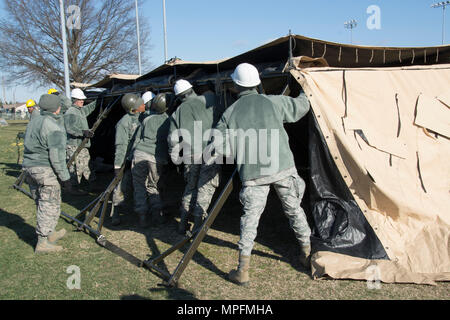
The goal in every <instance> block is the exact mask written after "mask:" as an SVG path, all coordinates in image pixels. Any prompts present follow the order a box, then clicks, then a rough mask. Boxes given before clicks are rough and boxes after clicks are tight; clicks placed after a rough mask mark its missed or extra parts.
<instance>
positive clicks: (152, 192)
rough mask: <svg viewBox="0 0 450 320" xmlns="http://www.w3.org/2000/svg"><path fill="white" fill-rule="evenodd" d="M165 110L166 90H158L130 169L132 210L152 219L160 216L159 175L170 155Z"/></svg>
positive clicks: (162, 172) (156, 219)
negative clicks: (163, 91)
mask: <svg viewBox="0 0 450 320" xmlns="http://www.w3.org/2000/svg"><path fill="white" fill-rule="evenodd" d="M166 111H167V99H166V94H165V93H160V94H158V95H157V96H156V97H155V98H154V99H153V102H152V104H151V106H150V115H149V116H147V117H146V118H145V119H144V120H143V122H142V128H141V133H140V136H139V137H137V138H138V139H137V140H138V142H137V144H136V147H135V151H134V156H133V164H132V169H131V173H132V175H133V187H134V204H135V211H136V212H137V213H138V214H139V215H140V216H144V218H143V219H145V217H146V216H147V215H148V214H150V215H151V216H152V217H153V221H154V222H161V221H162V220H163V212H162V208H163V204H162V200H161V196H160V192H161V189H162V185H161V182H162V181H163V179H161V178H164V174H165V172H166V167H167V164H168V158H169V153H168V145H167V136H168V134H169V116H168V115H167V113H166ZM144 224H146V221H144Z"/></svg>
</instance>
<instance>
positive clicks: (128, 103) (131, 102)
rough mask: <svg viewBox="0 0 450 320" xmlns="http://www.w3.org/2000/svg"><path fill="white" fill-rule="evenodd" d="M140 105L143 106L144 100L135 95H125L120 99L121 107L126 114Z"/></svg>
mask: <svg viewBox="0 0 450 320" xmlns="http://www.w3.org/2000/svg"><path fill="white" fill-rule="evenodd" d="M142 104H144V100H142V98H140V97H139V96H138V95H137V94H134V93H127V94H125V95H124V96H123V97H122V107H123V109H124V110H125V111H126V112H127V113H129V112H131V111H132V110H136V109H137V108H139V106H141V105H142Z"/></svg>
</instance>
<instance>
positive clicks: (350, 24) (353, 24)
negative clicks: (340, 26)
mask: <svg viewBox="0 0 450 320" xmlns="http://www.w3.org/2000/svg"><path fill="white" fill-rule="evenodd" d="M357 26H358V21H356V20H355V19H353V20H350V21H347V22H344V28H346V29H350V43H352V44H353V29H354V28H356V27H357Z"/></svg>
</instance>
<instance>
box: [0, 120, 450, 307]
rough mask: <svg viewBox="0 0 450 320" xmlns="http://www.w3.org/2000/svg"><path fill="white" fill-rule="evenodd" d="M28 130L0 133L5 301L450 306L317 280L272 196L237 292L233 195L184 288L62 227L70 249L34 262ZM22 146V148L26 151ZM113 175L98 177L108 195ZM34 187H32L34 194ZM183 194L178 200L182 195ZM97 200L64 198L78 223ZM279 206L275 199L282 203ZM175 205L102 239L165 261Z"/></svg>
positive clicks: (417, 292)
mask: <svg viewBox="0 0 450 320" xmlns="http://www.w3.org/2000/svg"><path fill="white" fill-rule="evenodd" d="M25 125H26V123H24V122H19V121H17V122H16V121H11V122H10V125H9V126H7V127H0V288H1V290H0V299H3V300H4V299H63V300H65V299H152V300H165V299H184V300H191V299H192V300H195V299H200V300H205V299H210V300H247V299H251V300H266V299H271V300H303V299H315V300H323V299H357V300H359V299H439V300H442V299H448V298H449V289H450V284H449V283H438V284H437V285H436V286H419V285H412V284H406V285H405V284H402V285H400V284H381V288H380V289H375V290H374V289H368V287H367V284H366V282H364V281H347V280H313V279H312V278H311V276H310V274H309V273H308V272H307V271H306V270H303V269H302V268H301V267H300V266H299V264H298V263H297V262H296V260H295V259H296V253H297V252H296V250H297V246H296V243H295V240H294V237H293V235H292V232H291V231H290V229H289V227H288V223H287V220H286V219H285V218H284V216H283V215H282V213H281V212H276V211H280V207H279V206H278V203H277V201H276V198H274V197H273V194H272V193H271V197H270V199H269V203H274V205H272V206H270V205H269V206H268V208H269V209H267V210H266V212H265V213H264V215H263V219H262V220H261V223H260V227H259V233H258V237H257V240H256V245H255V249H254V254H253V256H252V264H251V270H250V277H251V284H250V286H249V287H248V288H243V287H239V286H237V285H235V284H233V283H230V282H229V281H227V279H226V276H227V274H228V272H229V271H230V270H231V269H233V268H235V266H236V262H237V256H238V251H237V241H238V239H239V216H240V210H241V209H240V205H239V202H238V201H237V199H236V198H233V197H235V196H232V199H231V200H230V201H228V203H227V204H226V206H225V207H224V209H223V211H222V212H221V214H220V215H219V216H218V218H217V219H216V221H215V223H214V224H213V226H212V228H211V229H210V231H209V232H208V235H207V236H206V238H205V241H204V242H203V243H202V244H201V245H200V247H199V250H198V252H197V253H196V254H195V255H194V257H193V259H192V261H191V262H190V264H189V265H188V267H187V268H186V270H185V271H184V273H183V275H182V277H181V279H180V281H179V286H178V288H167V287H163V286H160V285H159V284H161V282H162V280H161V278H159V277H158V276H156V275H155V274H154V273H152V272H150V271H149V270H147V269H145V268H139V267H137V266H135V265H133V264H131V263H130V262H128V261H126V260H124V259H123V258H121V257H119V256H118V255H116V254H114V253H112V252H110V251H108V250H106V249H104V248H102V247H101V246H99V245H98V244H97V243H96V242H95V240H94V239H93V238H91V237H89V236H88V235H86V234H85V233H83V232H77V231H76V228H75V227H74V226H73V225H71V224H69V223H67V222H66V221H65V220H64V219H60V220H59V223H58V227H57V228H58V229H60V228H65V229H66V230H67V231H68V233H67V235H66V237H65V238H64V239H62V240H61V241H60V242H61V245H63V247H64V250H63V251H62V252H60V253H56V254H42V255H35V254H34V246H35V244H36V241H37V238H36V234H35V230H34V228H35V224H36V216H35V205H34V202H33V201H32V200H31V199H30V198H28V197H27V196H26V195H24V194H22V193H21V192H18V191H16V190H13V189H10V188H9V186H11V185H12V184H13V182H14V181H15V179H16V178H17V177H18V175H19V174H20V165H18V164H17V163H16V162H17V147H16V145H15V138H16V135H17V133H18V132H19V131H24V130H25ZM22 150H23V147H22V148H21V152H22ZM111 179H112V173H104V174H98V180H99V182H98V183H99V184H101V185H103V186H106V185H107V184H108V183H109V181H110V180H111ZM171 183H173V184H176V186H175V187H174V190H175V191H174V192H173V195H174V198H176V197H177V196H178V195H179V190H181V188H182V180H181V178H180V177H176V176H175V177H174V178H173V179H171ZM26 188H27V187H26ZM177 190H178V191H177ZM94 198H95V194H90V195H89V196H87V197H82V198H81V199H80V198H78V199H77V198H66V197H64V198H63V201H64V203H63V205H62V210H63V211H64V212H66V213H68V214H71V215H76V214H77V213H78V211H79V210H80V209H81V208H83V206H85V205H86V204H88V203H89V202H90V201H91V200H92V199H94ZM274 199H275V200H274ZM174 203H175V204H176V200H174ZM177 219H178V218H177V216H176V206H174V209H173V210H172V211H170V214H169V220H168V222H167V223H166V224H164V225H162V226H159V227H149V228H147V229H141V228H138V227H137V217H136V216H135V215H134V213H132V211H131V210H130V213H129V214H128V215H127V216H123V220H124V223H123V224H122V225H121V226H119V227H112V226H111V225H110V221H109V219H108V220H107V221H106V222H105V226H104V228H103V233H104V234H105V236H106V237H107V239H108V240H109V241H111V242H112V243H114V244H115V245H117V246H119V247H121V248H123V249H124V250H126V251H128V252H130V253H131V254H132V255H134V256H135V257H137V258H139V259H142V260H144V259H147V258H148V257H150V256H157V255H158V253H161V252H163V251H165V250H166V249H167V248H169V247H170V246H171V245H172V244H174V243H176V242H177V241H178V240H180V239H181V237H180V236H179V235H177V233H176V220H177ZM185 250H186V249H182V250H181V251H177V252H175V253H174V254H172V255H170V256H169V257H167V258H166V259H165V261H164V264H163V265H162V267H163V268H165V269H167V270H169V271H171V272H172V271H173V270H174V268H175V267H176V266H177V264H178V262H179V260H180V259H181V257H182V255H183V252H185ZM70 266H77V267H79V270H80V275H81V282H80V286H81V288H80V289H72V290H71V289H69V288H68V287H67V281H68V279H69V277H71V275H72V274H71V273H67V269H68V267H70Z"/></svg>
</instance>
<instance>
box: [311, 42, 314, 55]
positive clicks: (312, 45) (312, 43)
mask: <svg viewBox="0 0 450 320" xmlns="http://www.w3.org/2000/svg"><path fill="white" fill-rule="evenodd" d="M311 57H314V41H311Z"/></svg>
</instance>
